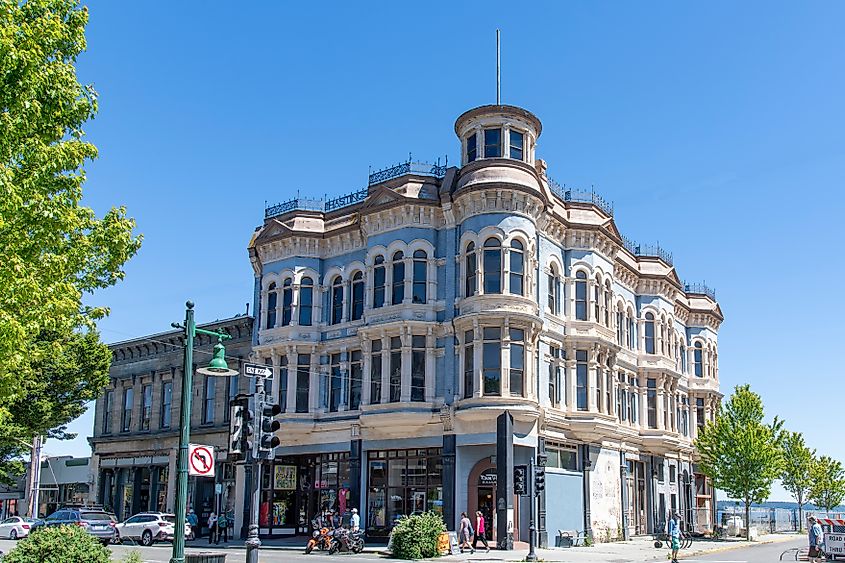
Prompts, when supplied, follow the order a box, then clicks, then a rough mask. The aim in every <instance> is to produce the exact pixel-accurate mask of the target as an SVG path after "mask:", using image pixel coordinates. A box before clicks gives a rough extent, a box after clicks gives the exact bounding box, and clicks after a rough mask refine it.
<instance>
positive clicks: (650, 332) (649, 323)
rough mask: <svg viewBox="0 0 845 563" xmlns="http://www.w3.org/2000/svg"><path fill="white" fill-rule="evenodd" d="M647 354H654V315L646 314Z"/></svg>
mask: <svg viewBox="0 0 845 563" xmlns="http://www.w3.org/2000/svg"><path fill="white" fill-rule="evenodd" d="M645 353H646V354H654V315H652V314H651V313H646V314H645Z"/></svg>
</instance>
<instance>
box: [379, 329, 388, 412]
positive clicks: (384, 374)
mask: <svg viewBox="0 0 845 563" xmlns="http://www.w3.org/2000/svg"><path fill="white" fill-rule="evenodd" d="M389 401H390V337H389V336H384V335H382V337H381V402H382V403H387V402H389Z"/></svg>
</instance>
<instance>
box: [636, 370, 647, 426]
mask: <svg viewBox="0 0 845 563" xmlns="http://www.w3.org/2000/svg"><path fill="white" fill-rule="evenodd" d="M637 379H638V380H639V384H640V391H639V393H640V427H641V428H648V427H649V426H648V378H647V377H646V376H645V375H642V374H640V375H638V376H637Z"/></svg>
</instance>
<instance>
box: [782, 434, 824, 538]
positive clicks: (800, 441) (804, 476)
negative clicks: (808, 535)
mask: <svg viewBox="0 0 845 563" xmlns="http://www.w3.org/2000/svg"><path fill="white" fill-rule="evenodd" d="M781 448H782V450H783V466H782V467H781V474H780V481H781V484H782V485H783V488H784V489H786V490H787V491H788V492H789V494H791V495H792V497H793V498H794V499H795V502H797V503H798V531H801V530H803V526H804V505H805V504H806V503H807V499H808V498H809V493H810V485H811V484H812V482H813V481H812V476H811V471H812V468H813V463H814V462H815V458H816V451H815V450H811V449H810V448H808V447H807V446H806V444H805V443H804V436H803V435H802V434H801V433H800V432H789V431H785V432H783V434H782V435H781Z"/></svg>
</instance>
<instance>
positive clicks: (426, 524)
mask: <svg viewBox="0 0 845 563" xmlns="http://www.w3.org/2000/svg"><path fill="white" fill-rule="evenodd" d="M444 531H446V525H445V524H444V523H443V517H441V516H440V514H438V513H436V512H423V513H421V514H413V515H411V516H405V517H404V518H400V519H399V520H398V521H397V522H396V525H395V526H394V527H393V532H391V534H390V549H391V551H392V553H393V557H395V558H397V559H428V558H431V557H437V556H439V555H440V554H439V553H438V551H437V540H438V538H439V537H440V534H441V533H443V532H444Z"/></svg>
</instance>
